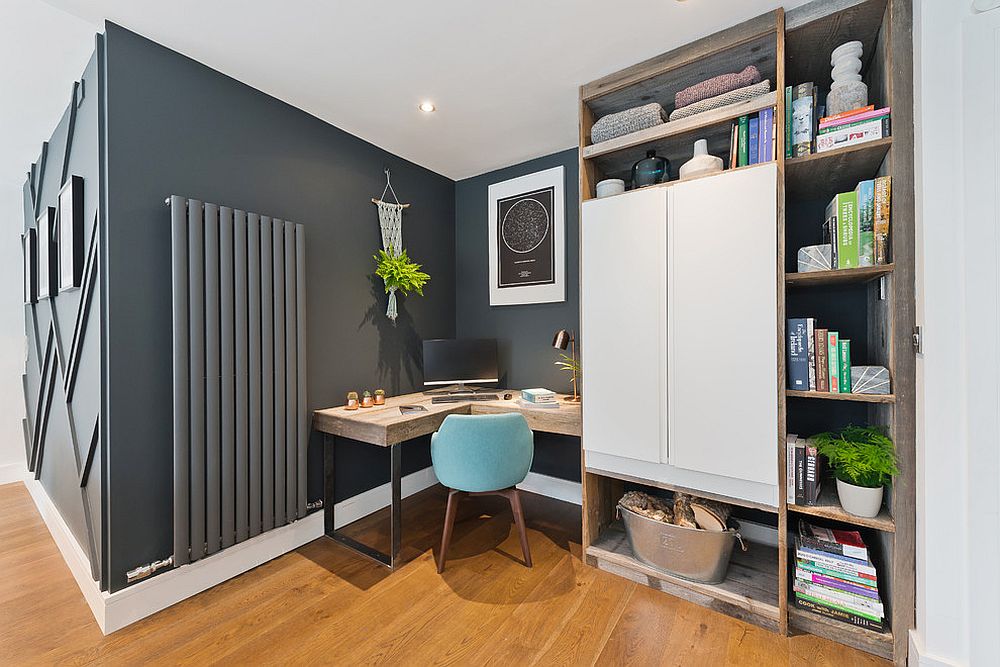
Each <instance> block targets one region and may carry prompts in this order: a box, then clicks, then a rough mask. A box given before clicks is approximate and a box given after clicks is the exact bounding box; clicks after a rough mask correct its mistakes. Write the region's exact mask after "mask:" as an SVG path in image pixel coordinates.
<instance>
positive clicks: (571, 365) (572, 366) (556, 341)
mask: <svg viewBox="0 0 1000 667" xmlns="http://www.w3.org/2000/svg"><path fill="white" fill-rule="evenodd" d="M552 347H554V348H555V349H557V350H565V349H566V348H567V347H568V348H570V354H571V355H572V356H571V357H570V359H571V360H570V361H557V362H556V365H557V366H561V367H562V368H564V369H566V370H570V371H573V395H572V396H569V397H567V398H566V400H567V401H570V402H573V403H579V402H580V393H579V392H578V391H577V387H576V382H577V374H578V371H579V368H580V364H579V362H577V360H576V336H574V335H573V334H572V333H571V332H569V331H566V330H565V329H560V330H559V331H557V332H556V335H555V336H554V337H553V338H552ZM563 358H564V359H565V358H566V355H563Z"/></svg>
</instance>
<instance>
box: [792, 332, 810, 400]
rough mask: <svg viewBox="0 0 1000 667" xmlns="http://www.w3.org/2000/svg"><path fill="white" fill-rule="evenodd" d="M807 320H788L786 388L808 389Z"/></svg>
mask: <svg viewBox="0 0 1000 667" xmlns="http://www.w3.org/2000/svg"><path fill="white" fill-rule="evenodd" d="M808 326H809V324H808V321H807V320H806V318H804V317H794V318H791V319H789V320H788V332H787V336H788V340H787V348H788V349H787V352H788V388H789V389H792V390H795V391H808V390H809V348H808V346H809V342H808V336H809V334H808Z"/></svg>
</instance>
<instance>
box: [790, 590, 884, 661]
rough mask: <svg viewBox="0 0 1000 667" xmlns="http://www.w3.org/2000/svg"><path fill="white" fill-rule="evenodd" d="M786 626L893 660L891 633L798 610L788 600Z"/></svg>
mask: <svg viewBox="0 0 1000 667" xmlns="http://www.w3.org/2000/svg"><path fill="white" fill-rule="evenodd" d="M788 625H789V626H790V627H791V628H793V629H795V630H799V631H802V632H808V633H810V634H813V635H816V636H818V637H824V638H825V639H830V640H833V641H835V642H840V643H841V644H846V645H847V646H851V647H854V648H856V649H860V650H862V651H866V652H868V653H872V654H874V655H877V656H879V657H881V658H885V659H886V660H892V659H893V637H892V632H891V631H886V632H875V631H874V630H868V629H866V628H859V627H857V626H855V625H850V624H848V623H842V622H840V621H837V620H834V619H832V618H826V617H825V616H820V615H819V614H814V613H813V612H811V611H807V610H805V609H800V608H799V607H797V606H795V603H794V602H792V601H791V600H789V603H788Z"/></svg>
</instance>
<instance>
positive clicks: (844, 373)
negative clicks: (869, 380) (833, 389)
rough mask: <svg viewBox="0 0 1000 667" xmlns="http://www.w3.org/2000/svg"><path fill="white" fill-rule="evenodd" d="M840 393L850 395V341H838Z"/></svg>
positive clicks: (847, 339) (842, 339)
mask: <svg viewBox="0 0 1000 667" xmlns="http://www.w3.org/2000/svg"><path fill="white" fill-rule="evenodd" d="M838 361H839V362H840V383H839V387H840V393H841V394H850V393H851V339H850V338H841V339H840V358H839V359H838Z"/></svg>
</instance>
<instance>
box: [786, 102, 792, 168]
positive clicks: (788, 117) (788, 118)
mask: <svg viewBox="0 0 1000 667" xmlns="http://www.w3.org/2000/svg"><path fill="white" fill-rule="evenodd" d="M785 157H786V158H790V157H792V87H791V86H785Z"/></svg>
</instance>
